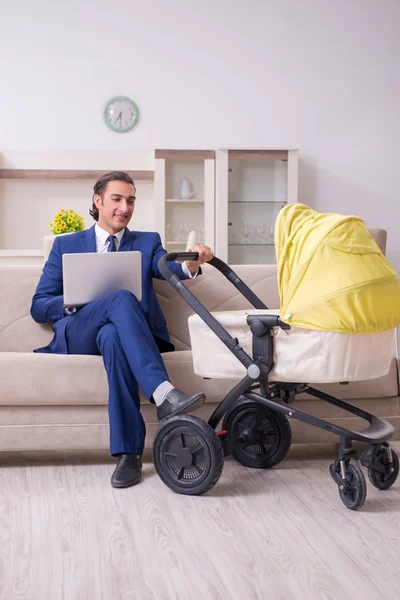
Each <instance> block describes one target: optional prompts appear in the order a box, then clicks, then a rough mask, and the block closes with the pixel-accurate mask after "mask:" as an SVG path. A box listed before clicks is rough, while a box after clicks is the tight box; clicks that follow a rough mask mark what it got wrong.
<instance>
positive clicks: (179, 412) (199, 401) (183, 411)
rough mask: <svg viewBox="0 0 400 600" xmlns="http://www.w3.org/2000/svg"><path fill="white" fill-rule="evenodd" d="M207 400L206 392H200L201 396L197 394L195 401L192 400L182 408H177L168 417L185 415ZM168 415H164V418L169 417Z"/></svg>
mask: <svg viewBox="0 0 400 600" xmlns="http://www.w3.org/2000/svg"><path fill="white" fill-rule="evenodd" d="M205 401H206V397H205V396H204V394H200V395H199V396H195V397H194V400H193V402H191V403H190V404H187V405H186V406H185V407H184V408H183V409H181V410H175V411H174V412H171V413H170V414H169V415H168V417H175V416H176V415H185V414H186V413H188V412H192V411H195V410H197V409H198V408H200V406H202V405H203V404H204V402H205ZM168 417H164V419H167V418H168Z"/></svg>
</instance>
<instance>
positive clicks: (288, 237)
mask: <svg viewBox="0 0 400 600" xmlns="http://www.w3.org/2000/svg"><path fill="white" fill-rule="evenodd" d="M275 244H276V254H277V263H278V287H279V294H280V300H281V308H280V310H269V309H268V308H267V307H266V306H265V305H264V303H263V302H262V301H261V300H260V299H259V298H258V297H257V296H256V295H255V294H254V293H253V291H252V290H251V289H250V288H249V287H248V286H247V285H246V284H245V283H244V282H243V281H242V280H241V279H240V278H239V277H238V276H237V275H236V274H235V273H234V271H233V270H232V269H231V268H230V267H229V266H228V265H226V264H225V263H224V262H223V261H221V260H220V259H218V258H217V257H214V258H213V259H212V261H211V262H210V263H209V264H211V265H212V266H213V267H215V268H216V269H218V270H219V271H220V272H221V273H222V274H223V275H225V277H227V278H228V279H229V281H231V282H232V284H233V285H234V286H235V287H236V288H237V289H238V290H239V291H240V292H241V293H242V294H243V296H244V297H245V298H246V299H247V300H248V301H249V302H250V304H251V305H252V306H253V307H254V309H248V310H247V309H244V310H241V311H230V312H229V311H227V312H220V313H212V314H211V313H210V312H208V310H207V309H206V308H205V307H204V306H203V305H202V304H201V303H200V302H199V301H198V300H197V298H196V297H195V296H194V295H193V294H192V293H191V292H190V290H189V289H188V288H187V287H185V285H184V284H183V283H182V282H181V281H180V280H179V278H178V277H177V276H176V275H175V274H174V273H173V272H172V271H171V270H170V269H169V267H168V262H169V261H173V260H177V261H183V260H188V259H189V260H193V259H196V258H197V254H196V253H168V254H166V255H164V256H163V257H162V258H161V259H160V262H159V268H160V271H161V273H162V274H163V276H164V277H165V279H167V280H168V281H169V283H170V284H171V285H172V286H173V287H174V288H175V289H176V291H177V292H178V293H179V294H180V295H181V296H182V297H183V298H184V299H185V300H186V302H187V303H188V304H189V305H190V306H191V307H192V308H193V310H194V311H195V314H193V315H191V316H190V317H189V331H190V337H191V343H192V352H193V364H194V371H195V373H196V374H197V375H200V376H202V377H204V378H214V377H219V378H224V379H228V378H231V379H235V380H239V381H238V382H237V383H236V385H234V387H233V389H232V390H231V391H230V392H229V393H228V394H227V396H226V397H225V398H224V399H223V400H222V402H221V403H220V404H219V405H218V407H217V408H216V410H215V411H214V413H213V414H212V415H211V417H210V419H209V421H208V423H206V422H205V421H204V420H202V419H200V418H198V417H195V416H191V415H182V416H176V417H172V418H169V419H166V420H165V421H163V422H162V423H161V424H160V428H159V430H158V432H157V434H156V436H155V440H154V445H153V459H154V465H155V468H156V471H157V473H158V475H159V476H160V478H161V479H162V480H163V481H164V483H165V484H166V485H167V486H168V487H169V488H170V489H172V490H173V491H175V492H177V493H181V494H190V495H197V494H204V493H205V492H207V491H208V490H210V489H211V488H212V487H213V486H214V485H215V484H216V483H217V481H218V479H219V478H220V476H221V473H222V469H223V463H224V456H227V455H230V454H232V456H233V457H234V458H235V459H236V460H237V461H238V462H239V463H241V464H243V465H245V466H248V467H254V468H262V469H268V468H271V467H274V466H275V465H277V464H279V463H280V462H281V461H282V460H283V459H284V458H285V456H286V455H287V452H288V450H289V448H290V444H291V428H290V423H289V420H288V417H291V418H292V419H298V420H300V421H302V422H304V423H307V424H309V425H313V426H315V427H319V428H321V429H323V430H326V431H328V432H331V433H333V434H336V435H338V436H339V437H340V445H339V450H338V454H337V457H336V460H335V461H334V463H333V464H331V465H330V474H331V476H332V478H333V480H334V481H335V482H336V484H337V485H338V488H339V495H340V498H341V500H342V502H343V503H344V505H345V506H346V507H348V508H350V509H352V510H357V509H359V508H360V507H361V506H362V505H363V503H364V501H365V498H366V482H365V477H364V474H363V471H362V469H361V466H364V467H367V469H368V477H369V480H370V482H371V484H372V485H373V486H375V487H376V488H378V489H381V490H386V489H388V488H390V487H391V486H392V485H393V484H394V482H395V481H396V479H397V476H398V473H399V459H398V457H397V454H396V453H395V451H394V450H393V449H392V448H391V447H390V445H389V443H388V440H389V439H390V438H391V437H392V436H393V434H394V433H395V430H394V428H393V427H392V425H391V424H390V423H388V422H387V421H385V420H383V419H381V418H378V417H376V416H374V415H372V414H370V413H368V412H366V411H365V410H362V409H360V408H358V407H355V406H352V405H351V404H349V403H347V402H345V401H343V400H340V399H338V398H335V397H333V396H330V395H329V394H326V393H324V392H322V391H320V390H318V389H317V388H315V387H313V386H310V385H309V384H308V380H311V381H312V382H313V383H314V384H318V383H329V382H340V383H343V384H345V383H348V382H351V381H365V380H368V379H376V378H378V377H382V376H384V375H385V374H386V373H387V372H388V370H389V366H390V363H391V361H392V360H393V358H394V357H395V356H396V327H397V325H398V324H399V323H400V288H399V281H398V277H397V274H396V272H395V271H394V270H393V269H392V267H391V266H390V265H389V263H388V262H387V261H386V259H385V257H384V256H383V254H382V253H381V251H380V250H379V248H378V246H377V245H376V244H375V242H374V240H373V239H372V237H371V236H370V234H369V232H368V230H367V229H366V227H365V225H364V223H363V221H361V219H358V218H357V217H342V216H341V215H334V214H325V215H322V214H318V213H316V212H315V211H313V210H311V209H310V208H309V207H307V206H305V205H302V204H294V205H288V206H286V207H284V208H283V209H282V211H281V212H280V213H279V215H278V218H277V222H276V226H275ZM303 393H307V394H309V395H311V396H314V397H316V398H319V399H320V400H323V401H325V402H328V403H331V404H333V405H335V406H337V407H339V408H341V409H343V410H345V411H348V412H350V413H352V414H353V415H356V416H357V417H361V418H362V419H364V420H365V421H367V423H368V426H367V427H366V428H365V429H363V430H362V431H352V430H348V429H345V428H344V427H340V426H338V425H336V424H332V423H329V422H327V421H324V420H322V419H319V418H317V417H314V416H311V415H308V414H306V413H304V412H300V411H298V410H296V409H295V408H294V407H293V402H294V400H295V398H296V396H297V395H299V394H303ZM221 421H222V428H221V429H220V430H219V431H216V430H217V427H218V426H219V425H220V423H221ZM353 442H362V444H361V449H358V448H355V447H353ZM357 446H359V445H358V444H357Z"/></svg>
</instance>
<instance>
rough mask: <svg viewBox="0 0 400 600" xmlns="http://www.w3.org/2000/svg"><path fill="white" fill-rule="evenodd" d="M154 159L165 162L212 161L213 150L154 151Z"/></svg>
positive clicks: (213, 156)
mask: <svg viewBox="0 0 400 600" xmlns="http://www.w3.org/2000/svg"><path fill="white" fill-rule="evenodd" d="M154 158H156V159H157V158H163V159H165V160H177V161H180V160H205V159H210V160H214V158H215V150H155V153H154Z"/></svg>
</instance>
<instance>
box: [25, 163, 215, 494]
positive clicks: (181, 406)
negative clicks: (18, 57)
mask: <svg viewBox="0 0 400 600" xmlns="http://www.w3.org/2000/svg"><path fill="white" fill-rule="evenodd" d="M135 193H136V189H135V185H134V183H133V181H132V179H131V177H130V176H129V175H128V174H127V173H124V172H122V171H112V172H108V173H105V174H104V175H102V177H100V179H99V180H98V181H97V182H96V184H95V186H94V194H93V200H92V209H91V210H90V211H89V212H90V214H91V215H92V217H93V218H94V220H95V221H97V223H95V225H94V226H93V227H91V228H90V229H87V230H85V231H80V232H78V233H74V234H71V235H67V236H60V237H56V238H55V240H54V243H53V247H52V250H51V252H50V255H49V258H48V260H47V262H46V264H45V266H44V269H43V273H42V276H41V278H40V281H39V283H38V286H37V288H36V292H35V294H34V296H33V299H32V306H31V315H32V317H33V319H34V320H35V321H36V322H38V323H45V322H52V323H53V331H54V337H53V339H52V341H51V343H50V344H49V345H48V346H46V347H45V348H39V349H37V350H36V352H52V353H56V354H101V355H102V357H103V362H104V366H105V369H106V372H107V379H108V386H109V398H108V411H109V421H110V452H111V454H112V455H113V456H116V457H117V466H116V468H115V471H114V473H113V475H112V477H111V484H112V485H113V486H114V487H128V486H131V485H134V484H136V483H138V482H139V481H140V478H141V472H142V461H141V455H142V453H143V448H144V439H145V425H144V421H143V418H142V415H141V413H140V402H139V387H140V388H141V389H142V391H143V393H144V394H145V396H146V397H147V398H148V399H149V400H150V401H151V402H155V404H156V405H157V418H158V419H159V420H161V419H164V418H166V417H169V416H173V415H177V414H183V413H186V412H190V411H194V410H196V409H197V408H198V407H199V406H200V405H201V404H202V403H203V402H204V400H205V396H204V394H202V393H198V394H195V395H193V396H188V395H187V394H184V393H183V392H181V391H180V390H179V389H177V388H175V387H173V386H172V384H171V383H170V381H169V377H168V375H167V372H166V370H165V367H164V363H163V360H162V357H161V352H170V351H173V350H174V346H173V345H172V344H171V342H170V340H169V336H168V331H167V327H166V321H165V318H164V316H163V314H162V312H161V308H160V306H159V304H158V300H157V297H156V294H155V292H154V289H153V284H152V280H153V278H154V277H155V278H157V279H163V276H162V275H161V273H160V271H159V269H158V261H159V259H160V258H161V256H163V254H165V252H166V251H165V250H164V248H163V247H162V245H161V239H160V236H159V234H158V233H151V232H140V231H129V229H128V228H127V226H128V223H129V221H130V219H131V217H132V214H133V210H134V206H135V199H136V198H135ZM129 250H139V251H140V252H141V254H142V299H141V301H140V302H139V301H138V300H137V299H136V297H135V296H134V295H133V294H132V293H131V292H128V291H127V290H120V291H118V292H115V293H112V294H109V295H108V296H106V297H104V298H101V299H99V300H95V301H93V302H90V303H88V304H86V305H85V306H83V307H82V308H79V309H77V310H74V309H72V310H67V309H64V301H63V275H62V255H63V254H66V253H79V252H114V251H119V252H124V251H129ZM193 250H194V251H197V252H198V253H199V258H198V260H196V261H186V263H184V264H183V265H178V264H176V263H174V262H172V263H169V264H170V268H171V269H172V270H173V271H174V272H175V273H176V274H177V275H178V277H179V278H180V279H188V278H192V277H195V276H197V275H198V274H199V273H201V267H200V265H201V264H203V263H204V262H207V261H209V260H211V258H212V257H213V252H212V250H211V249H210V248H208V247H207V246H204V245H202V244H200V245H198V246H196V247H195V248H194V249H193Z"/></svg>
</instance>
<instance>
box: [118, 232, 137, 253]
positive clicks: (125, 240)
mask: <svg viewBox="0 0 400 600" xmlns="http://www.w3.org/2000/svg"><path fill="white" fill-rule="evenodd" d="M134 237H135V236H134V234H133V232H132V231H129V229H128V228H126V229H125V232H124V235H123V236H122V239H121V243H120V245H119V250H118V251H119V252H121V251H122V252H124V251H125V252H126V251H127V250H130V249H131V246H132V242H133V240H134Z"/></svg>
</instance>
